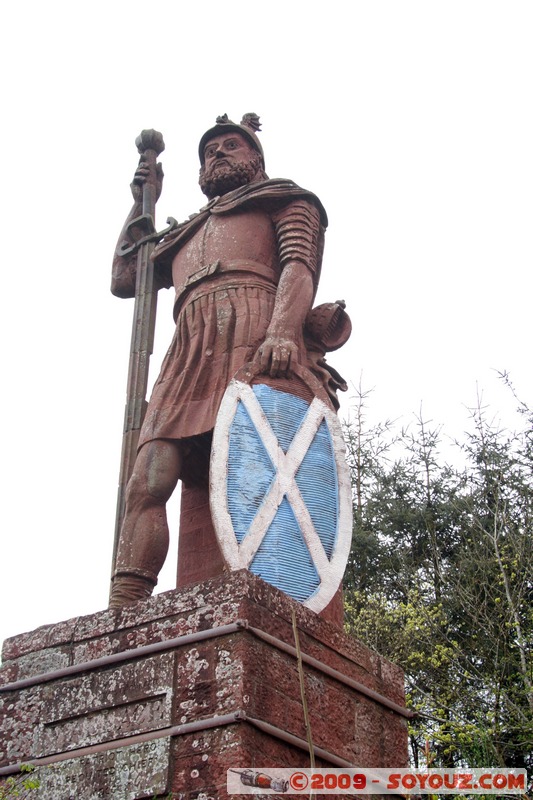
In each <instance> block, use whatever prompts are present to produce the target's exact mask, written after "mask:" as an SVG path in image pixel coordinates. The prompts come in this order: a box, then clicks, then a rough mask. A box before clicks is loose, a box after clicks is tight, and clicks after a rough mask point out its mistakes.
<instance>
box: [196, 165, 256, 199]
mask: <svg viewBox="0 0 533 800" xmlns="http://www.w3.org/2000/svg"><path fill="white" fill-rule="evenodd" d="M263 177H264V173H263V170H262V169H261V158H260V157H259V155H253V156H251V157H250V158H249V159H247V160H246V161H235V162H233V163H232V164H221V163H220V162H218V161H215V162H214V163H213V164H211V166H210V167H209V169H208V170H207V169H206V168H205V166H202V167H201V169H200V179H199V181H198V183H199V184H200V189H201V190H202V192H203V193H204V194H205V195H207V197H208V198H209V199H210V200H211V199H212V198H213V197H217V195H223V194H226V192H231V191H232V190H233V189H238V188H239V186H246V185H247V184H248V183H251V182H252V181H253V180H254V178H255V179H258V178H259V179H261V178H263Z"/></svg>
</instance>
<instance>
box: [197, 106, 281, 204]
mask: <svg viewBox="0 0 533 800" xmlns="http://www.w3.org/2000/svg"><path fill="white" fill-rule="evenodd" d="M259 128H260V124H259V117H258V116H257V114H245V115H244V117H243V118H242V120H241V123H240V125H237V123H235V122H232V121H231V120H229V119H228V116H227V114H224V116H223V117H217V124H216V125H215V126H214V127H213V128H210V129H209V130H208V131H206V132H205V133H204V135H203V136H202V138H201V139H200V145H199V154H200V162H201V164H202V166H201V168H200V181H199V182H200V187H201V189H202V191H203V192H204V194H206V195H207V196H208V197H209V198H212V197H216V195H223V194H226V192H230V191H231V190H232V189H237V188H238V187H239V186H246V184H248V183H253V182H254V181H259V180H265V179H266V178H267V175H266V173H265V159H264V155H263V148H262V147H261V143H260V141H259V139H258V138H257V136H256V131H258V130H259Z"/></svg>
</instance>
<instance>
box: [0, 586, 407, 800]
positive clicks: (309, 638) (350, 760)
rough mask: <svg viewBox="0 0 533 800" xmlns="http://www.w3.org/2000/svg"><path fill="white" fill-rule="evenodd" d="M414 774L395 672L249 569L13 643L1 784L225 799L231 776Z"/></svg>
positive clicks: (102, 797)
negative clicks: (344, 769)
mask: <svg viewBox="0 0 533 800" xmlns="http://www.w3.org/2000/svg"><path fill="white" fill-rule="evenodd" d="M293 609H294V610H295V612H296V620H297V626H298V632H299V639H300V644H301V650H302V654H303V656H302V658H303V661H304V664H303V667H304V673H305V681H304V683H305V693H306V697H307V703H308V706H309V712H310V718H311V731H312V741H313V746H314V748H315V752H316V755H317V765H323V766H342V765H348V764H349V765H353V766H358V767H402V766H406V764H407V730H406V717H405V715H406V713H407V714H408V712H405V710H404V709H403V704H404V694H403V676H402V672H401V670H399V669H398V668H397V667H395V666H393V665H392V664H390V663H389V662H387V661H386V660H385V659H383V658H381V657H380V656H378V655H377V654H375V653H373V652H372V651H370V650H368V649H367V648H365V647H363V646H362V645H361V644H360V643H358V642H357V641H355V640H354V639H351V638H350V637H347V636H346V635H344V634H343V633H342V631H340V630H339V629H338V628H336V627H334V626H333V625H331V624H330V623H329V622H327V621H326V620H324V619H322V618H320V617H319V616H317V615H316V614H314V613H313V612H311V611H308V610H307V609H305V608H303V607H302V606H300V605H299V604H297V603H295V602H293V601H292V600H291V599H290V598H288V597H287V596H285V595H283V594H282V593H281V592H279V591H278V590H276V589H274V588H273V587H271V586H269V585H268V584H266V583H264V582H263V581H261V580H260V579H258V578H256V577H254V576H253V575H251V574H250V573H248V572H246V571H242V572H236V573H232V574H231V575H229V576H223V577H220V578H216V579H213V580H211V581H207V582H205V583H203V584H199V585H196V586H192V587H186V588H183V589H178V590H175V591H171V592H166V593H164V594H160V595H157V596H156V597H153V598H151V599H150V600H146V601H141V602H139V603H137V604H136V605H135V606H130V607H129V608H125V609H122V610H117V611H102V612H99V613H97V614H92V615H90V616H86V617H80V618H76V619H72V620H68V621H67V622H62V623H59V624H57V625H50V626H46V627H44V628H39V629H38V630H36V631H33V632H32V633H27V634H21V635H20V636H16V637H14V638H12V639H8V640H7V641H6V642H5V644H4V649H3V660H4V665H3V667H2V668H1V669H0V730H1V733H0V777H1V776H2V775H4V776H5V775H8V774H15V773H16V770H17V769H18V765H19V764H20V763H21V762H23V763H27V762H33V763H35V764H36V765H38V777H39V779H40V780H41V784H42V787H43V788H42V789H41V790H40V791H39V793H38V794H36V798H37V797H43V798H53V799H54V800H70V798H76V800H97V798H98V800H111V798H112V800H140V798H154V797H158V798H166V797H167V796H168V795H169V793H172V794H171V796H172V797H174V798H175V800H176V799H177V798H180V800H193V798H195V799H196V800H208V798H213V800H222V799H223V798H226V797H227V793H226V788H225V787H226V770H227V769H228V768H229V767H234V768H245V767H261V768H264V767H266V766H269V765H271V766H278V767H279V766H300V767H305V766H309V752H308V745H307V741H306V733H305V726H304V717H303V709H302V701H301V691H300V688H301V687H300V682H299V676H298V665H297V659H296V653H295V650H294V647H295V640H294V631H293V626H292V611H293Z"/></svg>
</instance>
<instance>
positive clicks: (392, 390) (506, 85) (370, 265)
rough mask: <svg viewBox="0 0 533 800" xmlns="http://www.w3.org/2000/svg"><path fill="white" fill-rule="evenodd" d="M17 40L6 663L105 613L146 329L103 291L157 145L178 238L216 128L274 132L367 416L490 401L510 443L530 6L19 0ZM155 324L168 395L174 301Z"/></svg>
mask: <svg viewBox="0 0 533 800" xmlns="http://www.w3.org/2000/svg"><path fill="white" fill-rule="evenodd" d="M348 9H349V12H348ZM2 18H3V24H2V27H3V44H2V48H1V50H0V60H1V62H2V63H1V67H2V75H3V78H4V81H3V84H4V86H3V92H2V96H3V97H2V109H3V115H2V116H3V124H2V127H1V129H0V136H1V138H2V143H1V144H2V147H1V152H2V162H3V167H2V174H3V190H2V192H1V198H2V200H1V202H2V217H1V218H2V223H3V225H2V252H3V269H2V277H1V280H2V283H3V291H2V297H3V304H2V306H3V313H2V314H1V325H2V341H3V355H4V359H3V370H2V372H3V376H4V388H3V391H2V419H3V422H4V426H3V428H4V434H3V448H2V453H3V480H2V487H3V490H4V493H3V500H2V506H1V515H2V550H1V572H0V574H1V582H0V592H1V596H0V608H1V609H2V611H1V619H0V640H1V639H3V638H5V637H6V636H9V635H13V634H15V633H19V632H23V631H26V630H31V629H33V628H36V627H37V626H39V625H42V624H45V623H52V622H58V621H60V620H63V619H67V618H69V617H72V616H76V615H79V614H85V613H91V612H93V611H97V610H100V609H102V608H104V607H105V606H106V604H107V590H108V580H109V570H110V558H111V547H112V539H113V525H114V514H115V500H116V484H117V479H118V469H119V456H120V445H121V431H122V419H123V409H124V398H125V385H126V370H127V362H128V351H129V339H130V327H131V315H132V310H133V303H132V301H120V300H118V299H116V298H114V297H112V296H111V294H110V293H109V274H110V263H111V257H112V253H113V248H114V244H115V240H116V238H117V236H118V233H119V230H120V227H121V224H122V221H123V218H124V217H125V215H126V213H127V211H128V209H129V206H130V194H129V188H128V187H129V182H130V180H131V177H132V174H133V171H134V168H135V165H136V161H137V152H136V148H135V144H134V140H135V137H136V136H137V134H138V133H139V132H140V131H141V129H143V128H151V127H154V128H156V129H158V130H160V131H162V132H163V134H164V137H165V141H166V146H167V149H166V151H165V152H164V153H163V154H162V160H163V163H164V169H165V174H166V184H165V188H164V192H163V195H162V197H161V200H160V202H159V207H158V225H159V227H163V226H164V223H165V219H166V217H167V216H168V215H169V214H172V215H173V216H175V217H177V218H178V219H183V218H184V217H185V216H187V215H188V214H190V213H192V212H193V211H196V210H197V209H198V208H199V207H200V205H202V204H203V196H202V195H201V193H200V190H199V189H198V187H197V171H198V163H197V155H196V153H197V143H198V140H199V137H200V135H201V134H202V133H203V132H204V130H205V129H206V128H207V127H210V126H211V125H212V124H213V122H214V118H215V117H216V116H217V115H218V114H222V113H225V112H227V113H228V114H229V116H230V117H231V118H234V119H237V120H238V119H240V117H241V115H242V114H243V113H244V112H247V111H255V112H257V113H258V114H260V115H261V119H262V122H263V133H262V134H261V138H262V142H263V145H264V149H265V152H266V161H267V171H268V172H269V174H270V176H271V177H286V178H292V179H293V180H295V181H296V182H297V183H299V184H301V185H303V186H305V187H306V188H309V189H311V190H313V191H314V192H316V193H317V194H318V196H319V197H320V198H321V200H322V201H323V203H324V205H325V206H326V209H327V211H328V214H329V218H330V228H329V231H328V235H327V243H326V254H325V260H324V268H323V281H322V284H321V290H320V293H319V300H320V301H326V300H335V299H338V298H344V299H345V300H346V301H347V303H348V310H349V312H350V314H351V316H352V320H353V324H354V333H353V336H352V339H351V340H350V342H349V344H348V345H347V346H346V347H345V348H344V350H343V351H342V352H341V353H338V354H332V355H331V357H330V361H331V363H332V364H333V365H334V366H336V367H337V368H338V369H339V370H340V371H341V372H342V373H343V374H344V375H345V377H346V378H347V379H349V380H350V381H352V382H354V383H357V382H358V381H359V375H360V373H361V371H363V381H364V384H365V385H366V386H367V387H369V388H370V387H374V386H375V387H376V389H375V392H374V395H373V400H372V414H373V416H374V417H375V418H376V419H384V418H385V417H400V418H401V419H402V421H404V422H408V421H409V420H410V419H411V418H412V413H413V412H416V411H418V409H419V407H420V403H421V402H423V409H424V416H425V418H426V419H433V420H434V421H435V422H442V423H444V425H445V428H446V430H447V431H449V432H450V433H452V434H455V435H459V436H460V435H461V432H462V431H463V430H465V428H466V427H467V417H468V414H467V411H466V409H465V406H467V405H472V404H473V403H474V402H475V398H476V382H477V384H478V385H479V386H480V387H481V388H482V389H483V390H484V393H485V399H486V400H487V401H488V402H490V403H491V405H493V406H494V409H495V410H497V411H499V412H501V413H502V416H503V418H504V421H507V419H509V420H510V422H509V423H508V424H514V420H513V419H512V417H511V416H510V415H511V411H512V408H513V405H514V404H513V402H512V401H510V400H509V398H508V397H507V395H506V394H505V393H504V391H503V390H502V388H501V386H500V385H499V383H498V380H497V378H496V377H495V372H494V370H495V369H506V370H509V372H510V373H511V376H512V378H513V379H514V382H515V384H516V387H517V389H518V391H519V393H520V394H521V395H522V397H523V398H524V399H525V400H526V401H528V402H529V403H532V402H533V380H532V376H531V367H530V363H531V356H530V339H531V336H530V331H531V322H530V316H531V315H530V309H531V304H532V299H531V288H532V285H531V284H532V281H531V264H532V254H533V239H532V235H531V220H532V216H533V194H532V192H533V105H532V92H531V89H532V82H533V48H532V47H531V42H532V41H533V25H532V23H533V5H531V3H530V2H520V1H519V0H517V1H516V2H514V1H513V0H501V1H500V2H491V0H446V2H443V1H442V2H436V1H434V0H420V2H416V1H415V0H390V1H389V2H387V1H385V0H372V2H370V1H369V0H367V1H366V2H359V1H358V2H352V3H341V2H338V0H333V1H332V2H328V3H320V4H318V3H315V2H311V1H310V0H307V2H300V0H292V1H291V0H289V1H288V2H272V0H271V1H270V2H269V3H268V4H267V3H264V4H261V5H260V6H259V5H258V4H254V3H250V2H241V0H234V2H233V3H231V4H225V3H219V2H211V1H210V0H203V2H201V3H198V4H196V5H195V6H194V7H193V6H192V4H191V3H187V4H186V3H183V4H182V3H178V2H165V1H164V0H159V1H158V0H152V2H151V3H146V2H142V3H141V2H136V1H133V2H132V0H129V1H128V2H123V1H122V0H113V2H108V3H102V2H98V1H97V2H93V3H91V4H83V5H82V4H80V3H72V2H68V3H67V2H58V0H56V1H55V2H54V0H51V1H49V2H46V3H37V2H23V1H22V0H21V2H19V3H18V4H17V5H16V6H15V4H14V3H11V4H9V8H8V9H7V10H4V11H3V13H2ZM159 309H160V316H159V320H160V326H159V330H158V340H157V352H156V354H155V355H154V358H153V370H154V372H155V373H157V370H158V367H159V363H160V361H161V357H162V354H163V353H164V351H165V349H166V346H167V345H168V341H169V339H170V336H171V332H172V325H171V296H170V293H169V292H167V293H166V296H165V297H164V298H162V299H161V300H160V305H159ZM349 407H350V400H349V398H348V399H347V400H345V402H344V405H343V410H344V413H345V414H347V413H348V411H349ZM507 415H509V416H507ZM172 514H173V516H174V517H177V509H176V508H174V510H173V512H172ZM175 527H176V526H175V525H174V528H175ZM172 551H173V555H174V557H172V556H171V557H169V561H168V568H166V569H165V573H164V575H163V576H162V579H161V581H160V586H159V587H158V588H160V589H162V590H164V589H168V588H172V586H173V576H174V575H175V551H176V544H175V543H174V545H173V547H172Z"/></svg>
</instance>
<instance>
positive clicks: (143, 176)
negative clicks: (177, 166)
mask: <svg viewBox="0 0 533 800" xmlns="http://www.w3.org/2000/svg"><path fill="white" fill-rule="evenodd" d="M149 176H150V168H149V166H148V164H147V163H146V161H143V160H142V158H141V160H140V161H139V166H138V167H137V169H136V170H135V175H134V176H133V180H132V182H131V184H130V189H131V193H132V195H133V199H134V200H135V202H136V203H140V202H141V201H142V196H143V186H144V184H145V183H146V181H147V180H148V178H149ZM163 177H164V173H163V167H162V166H161V162H158V163H157V164H156V168H155V180H156V183H155V187H156V200H159V196H160V195H161V189H162V188H163Z"/></svg>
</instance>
